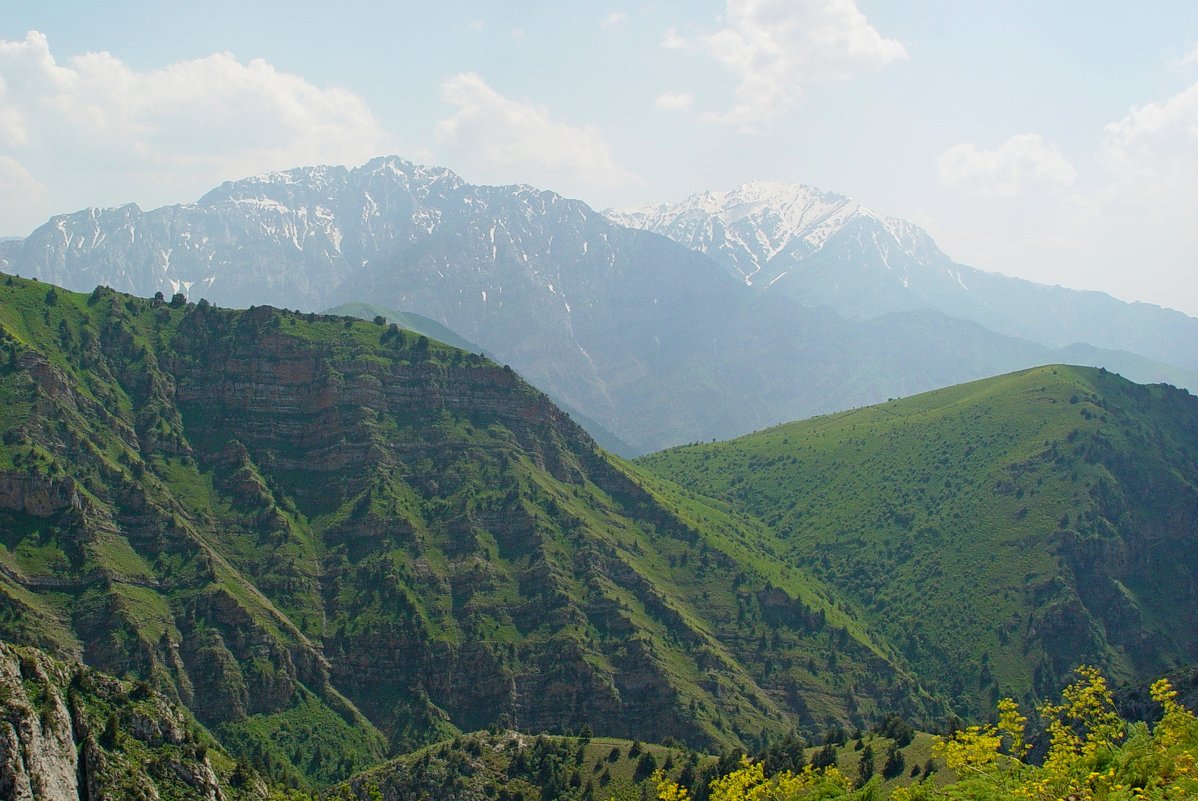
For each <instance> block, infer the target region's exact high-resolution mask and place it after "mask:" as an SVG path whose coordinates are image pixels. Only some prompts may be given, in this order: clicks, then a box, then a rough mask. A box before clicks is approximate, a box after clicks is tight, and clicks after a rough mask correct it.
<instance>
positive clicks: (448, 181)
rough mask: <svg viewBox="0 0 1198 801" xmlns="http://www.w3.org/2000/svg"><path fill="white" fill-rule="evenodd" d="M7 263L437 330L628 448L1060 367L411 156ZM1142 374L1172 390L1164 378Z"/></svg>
mask: <svg viewBox="0 0 1198 801" xmlns="http://www.w3.org/2000/svg"><path fill="white" fill-rule="evenodd" d="M837 203H840V204H841V205H837ZM821 204H822V205H821ZM847 208H849V207H848V206H844V204H843V202H842V201H839V200H838V201H835V202H833V201H821V202H820V203H817V204H815V210H814V211H813V212H812V213H810V214H807V215H806V216H804V215H803V214H801V213H798V212H796V214H797V219H800V220H801V221H804V224H805V225H806V228H803V230H808V229H810V230H811V231H812V232H820V231H825V229H826V230H827V232H829V234H828V236H829V238H828V240H827V241H828V242H831V241H840V240H841V239H843V237H844V236H845V232H846V231H847V230H848V229H847V228H846V227H845V226H846V225H848V223H845V225H841V226H840V227H836V226H831V227H829V226H830V225H831V223H830V222H829V221H830V220H834V219H841V218H842V217H844V218H845V219H856V218H858V217H859V218H860V219H861V220H866V217H865V216H862V215H864V212H861V213H859V214H858V213H857V212H854V214H855V215H856V217H854V216H853V215H849V217H845V215H846V214H847V211H845V209H847ZM854 208H855V207H854ZM828 209H832V211H828ZM837 209H839V211H837ZM817 212H819V213H817ZM824 212H827V213H824ZM837 215H839V217H838V216H837ZM868 219H869V220H872V219H874V218H873V217H869V218H868ZM819 220H823V221H824V222H822V223H819V222H818V221H819ZM817 223H818V224H817ZM879 224H881V223H879ZM888 224H889V225H891V228H894V230H895V231H896V232H897V233H896V236H901V237H907V239H910V240H911V242H915V243H916V245H918V246H916V245H912V248H913V250H912V252H913V253H917V254H922V253H924V251H925V250H927V249H929V248H932V249H933V250H934V248H933V246H931V245H930V242H925V241H924V239H921V238H919V236H918V231H917V229H913V228H912V227H910V226H902V225H898V224H890V223H888ZM796 225H797V223H796ZM821 225H822V226H823V228H821V227H820V226H821ZM883 228H885V226H883ZM885 230H889V229H885ZM745 236H748V233H746V234H745ZM810 236H815V233H812V234H810ZM925 239H926V237H925ZM779 241H781V240H779ZM787 241H790V240H787ZM821 241H822V240H821ZM904 241H906V239H904ZM792 244H793V243H792ZM777 245H778V243H777V242H771V243H770V244H769V247H768V248H766V249H765V250H762V251H761V254H765V253H771V252H773V250H774V249H775V247H776V246H777ZM829 247H830V246H829V245H828V244H826V243H825V244H824V245H823V247H822V249H821V250H820V251H819V252H820V253H826V254H830V253H831V252H832V251H831V250H829ZM779 252H781V251H779ZM837 252H840V251H837ZM872 252H873V251H867V252H866V255H865V256H863V257H862V259H863V261H862V263H861V264H854V265H853V268H854V270H862V269H865V267H864V266H862V265H864V264H866V263H867V262H868V255H869V253H872ZM0 257H2V258H3V259H5V261H6V263H7V264H8V267H7V268H6V269H9V270H11V271H13V272H17V273H20V274H22V275H33V276H36V277H38V278H40V279H42V280H48V281H53V282H56V283H60V284H63V285H66V286H68V287H70V288H74V289H78V290H84V291H86V290H90V289H91V288H92V287H94V286H97V285H108V286H112V287H115V288H118V289H121V290H127V291H132V292H135V293H139V294H142V295H151V294H153V293H154V292H162V293H163V294H164V295H166V296H168V297H169V296H171V295H172V294H174V293H175V292H177V291H181V292H185V293H187V294H188V295H189V296H190V297H191V298H192V299H196V298H200V297H204V298H207V299H208V300H209V301H212V302H215V303H218V304H221V305H231V306H249V305H256V304H263V303H267V304H272V305H277V306H286V307H292V308H301V309H305V310H309V309H311V310H321V309H326V308H329V307H330V306H334V305H337V304H340V303H348V302H363V301H365V302H369V303H370V304H373V305H375V306H379V307H382V308H388V309H393V310H397V313H413V314H416V315H421V316H423V317H424V318H428V319H430V320H431V321H433V322H434V323H435V324H436V325H439V326H442V327H443V329H442V330H444V329H448V330H450V331H452V332H454V335H456V336H460V337H462V339H463V340H465V341H467V342H471V343H477V346H478V347H480V348H483V349H485V350H486V352H487V353H488V354H490V355H492V356H493V357H494V358H495V359H497V360H499V361H501V362H506V363H508V364H510V365H512V366H513V367H514V368H515V369H517V370H518V371H519V372H520V373H521V374H522V375H523V376H524V377H526V378H527V379H528V380H530V381H531V382H532V383H534V384H535V385H537V386H539V387H542V388H544V389H545V390H546V391H547V392H549V393H550V394H551V395H552V396H553V397H554V398H555V399H557V400H558V401H559V402H561V403H562V404H563V405H564V406H566V407H567V408H569V409H570V410H575V411H576V412H577V413H578V414H579V417H580V420H584V421H586V422H587V423H588V424H589V425H590V426H591V428H592V430H593V431H594V432H595V434H596V435H597V436H602V437H604V441H605V442H606V443H607V444H610V445H612V446H613V447H617V448H621V450H622V451H623V452H625V453H629V452H643V451H646V450H652V449H656V448H660V447H664V446H667V445H672V444H677V443H679V442H688V441H694V440H705V439H710V438H713V437H720V438H723V437H728V436H734V435H737V434H741V433H744V432H746V431H751V430H753V429H756V428H761V427H764V426H767V425H771V424H774V423H778V422H782V421H785V420H792V419H795V418H799V417H806V416H809V415H811V414H817V413H822V412H828V411H834V410H838V409H843V408H846V407H848V406H852V405H860V404H864V403H871V402H876V401H879V400H885V399H886V398H888V397H893V396H899V395H909V394H912V393H914V392H919V391H923V390H927V389H931V388H934V387H937V386H945V385H947V384H952V383H957V382H960V381H967V380H970V379H975V378H981V377H984V376H986V375H992V374H994V373H997V372H1004V371H1009V370H1013V369H1017V368H1020V367H1026V366H1030V365H1033V364H1041V363H1046V362H1050V361H1059V360H1060V358H1061V357H1054V352H1053V350H1052V349H1051V348H1050V347H1048V346H1045V345H1043V344H1040V343H1033V342H1031V341H1028V340H1027V339H1023V338H1019V337H1018V336H1013V335H1009V334H999V333H995V332H993V331H992V330H988V329H987V328H986V327H985V326H984V325H979V324H977V323H974V322H969V321H967V320H962V319H960V317H961V316H960V315H957V316H956V317H955V318H954V316H953V315H951V314H946V313H943V312H937V311H935V310H927V309H923V308H914V307H916V306H919V304H912V306H913V308H905V307H904V308H898V309H893V310H883V309H875V311H879V314H871V315H866V316H864V319H862V317H863V316H862V315H858V316H857V317H854V316H852V315H851V314H848V313H846V312H843V311H837V310H835V309H832V308H830V307H828V306H823V307H819V306H810V305H806V304H805V303H803V302H801V300H802V298H801V297H800V299H799V300H796V298H795V296H792V295H791V294H789V293H785V292H769V293H762V292H756V291H754V287H756V286H757V285H758V282H756V281H755V282H754V284H753V286H749V285H747V284H746V282H745V280H744V279H743V278H742V277H740V276H739V274H736V275H734V274H733V272H734V271H730V270H729V269H728V268H727V267H725V266H721V265H720V264H717V263H716V261H714V260H713V259H712V258H710V257H708V256H706V255H704V254H701V253H698V252H695V251H693V250H690V249H689V248H686V247H682V246H681V245H679V244H677V243H675V242H673V241H671V240H670V239H667V238H665V237H662V236H658V235H656V234H653V233H648V232H644V231H639V230H634V229H630V228H627V227H623V226H619V225H616V224H614V223H612V222H611V221H610V220H608V219H606V218H605V217H603V216H602V215H600V214H598V213H597V212H595V211H593V210H592V209H590V208H589V207H588V206H587V205H585V204H584V203H581V202H579V201H576V200H569V199H566V198H563V197H561V196H559V195H557V194H554V193H553V192H546V191H541V190H538V189H534V188H532V187H528V186H519V185H518V186H508V187H483V186H473V185H470V184H467V183H465V182H463V181H462V180H461V179H460V178H459V177H458V176H457V175H455V174H454V173H452V172H450V171H449V170H446V169H442V168H432V167H421V166H417V165H413V164H410V163H408V162H405V161H403V160H401V159H397V158H379V159H375V160H373V161H371V162H369V163H368V164H366V165H363V166H362V167H358V168H356V169H353V170H347V169H344V168H340V167H310V168H303V169H296V170H291V171H288V172H284V173H275V174H271V175H264V176H259V177H256V178H249V179H246V180H243V181H236V182H230V183H226V184H223V185H222V186H220V187H218V188H217V189H214V190H213V191H212V192H209V193H208V194H207V195H205V196H204V197H203V198H201V200H200V201H199V202H198V203H195V204H192V205H183V206H169V207H164V208H160V209H156V210H153V211H147V212H143V211H141V210H140V209H138V208H137V207H136V206H125V207H122V208H118V209H106V210H100V209H88V210H85V211H81V212H77V213H75V214H69V215H62V216H59V217H55V218H53V219H52V220H50V222H48V223H47V224H46V225H44V226H42V227H41V228H39V229H38V230H37V231H35V232H34V233H33V234H32V235H31V236H30V237H29V238H28V239H26V240H24V241H23V242H20V243H8V245H7V246H6V247H4V248H0ZM746 258H747V257H746ZM754 258H759V259H760V255H758V256H755V257H754ZM780 258H781V257H780V256H778V255H775V256H774V260H775V261H778V259H780ZM845 258H848V257H847V256H846V257H845ZM898 258H899V257H898V256H897V255H893V256H892V257H891V262H892V264H897V259H898ZM912 259H914V257H912ZM803 263H804V264H809V263H811V259H810V258H808V259H807V260H806V261H804V262H803ZM912 263H914V262H912ZM778 264H781V261H778ZM748 269H749V268H748V267H745V270H746V271H748ZM913 269H914V268H913ZM779 274H781V273H779ZM914 274H915V273H914V272H913V273H912V275H914ZM771 280H772V279H771ZM787 280H790V277H788V278H786V279H784V280H782V281H779V282H778V283H777V284H775V286H776V287H780V286H782V285H783V284H784V283H786V281H787ZM970 280H972V279H970ZM915 283H918V282H915ZM955 283H956V282H955V281H954V282H953V284H954V285H955ZM1061 291H1062V292H1063V291H1064V290H1061ZM877 294H879V295H882V296H886V295H888V294H894V293H889V292H886V291H883V290H879V291H878V293H877ZM1110 302H1111V303H1115V301H1110ZM881 311H887V313H886V314H880V312H881ZM1182 319H1183V320H1188V318H1182ZM1166 361H1172V360H1166ZM1128 364H1129V365H1132V366H1134V360H1130V361H1128ZM1175 372H1176V371H1175ZM1135 377H1136V378H1138V379H1142V380H1159V379H1160V378H1163V377H1164V376H1160V375H1157V374H1155V373H1153V368H1152V366H1151V365H1147V366H1145V368H1144V370H1142V371H1140V372H1137V373H1136V375H1135ZM1194 386H1198V384H1194ZM603 432H611V436H610V437H609V436H606V435H605V434H604V433H603ZM620 443H627V444H628V445H627V447H626V448H625V447H624V446H622V445H620Z"/></svg>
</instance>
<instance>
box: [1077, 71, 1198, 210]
mask: <svg viewBox="0 0 1198 801" xmlns="http://www.w3.org/2000/svg"><path fill="white" fill-rule="evenodd" d="M1099 157H1100V159H1101V161H1102V163H1103V164H1104V165H1105V166H1106V167H1107V168H1108V169H1110V170H1111V171H1112V172H1113V173H1114V175H1115V176H1116V177H1117V178H1119V179H1120V180H1122V181H1135V182H1147V183H1153V184H1159V183H1166V184H1169V185H1174V184H1177V183H1179V182H1180V183H1181V184H1183V185H1184V186H1186V187H1188V188H1190V189H1195V188H1198V83H1195V84H1194V85H1192V86H1190V87H1189V88H1188V89H1186V90H1184V91H1182V92H1180V93H1179V94H1176V95H1174V96H1173V97H1171V98H1169V99H1168V100H1165V101H1162V102H1159V103H1149V104H1147V105H1144V106H1137V107H1134V108H1132V109H1131V110H1129V111H1128V113H1127V114H1126V115H1125V116H1124V117H1123V118H1122V119H1121V120H1118V121H1116V122H1113V123H1111V124H1110V125H1108V126H1106V128H1105V129H1104V130H1103V141H1102V148H1101V150H1100V152H1099Z"/></svg>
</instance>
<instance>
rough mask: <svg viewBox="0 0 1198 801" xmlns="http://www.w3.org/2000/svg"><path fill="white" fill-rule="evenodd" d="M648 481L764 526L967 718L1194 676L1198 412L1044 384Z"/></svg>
mask: <svg viewBox="0 0 1198 801" xmlns="http://www.w3.org/2000/svg"><path fill="white" fill-rule="evenodd" d="M639 464H640V465H641V467H642V468H644V469H647V470H651V471H655V472H658V473H660V474H662V475H666V476H669V477H670V478H672V479H673V480H675V481H677V482H679V483H680V484H682V485H683V486H686V487H688V488H689V489H691V490H694V491H697V492H700V493H704V494H707V495H709V496H711V497H713V498H717V499H720V500H721V501H722V502H724V503H727V504H728V505H729V507H730V508H734V509H737V510H741V511H744V512H747V513H750V514H752V515H754V516H756V517H757V518H758V519H760V520H761V521H763V522H764V523H765V524H766V525H767V526H768V528H769V530H770V531H771V532H772V537H771V538H770V540H771V542H772V543H773V547H774V548H775V549H776V550H777V552H778V553H780V554H783V555H784V556H785V560H786V561H787V562H788V563H789V564H791V565H794V566H798V567H804V568H807V569H809V570H811V571H813V572H815V573H816V574H817V575H819V576H820V577H821V578H822V579H823V580H824V581H825V582H827V584H829V585H831V586H832V587H834V588H835V589H836V590H837V591H838V592H840V593H841V594H842V595H843V596H845V597H847V598H848V599H849V600H850V601H851V602H852V607H853V610H854V611H855V612H857V613H859V615H860V619H862V620H864V621H866V622H867V623H868V624H869V625H871V626H872V627H873V628H874V629H875V630H877V631H879V632H881V633H882V634H883V636H884V637H885V638H886V639H887V640H889V642H891V643H892V644H893V646H894V647H896V648H898V649H899V650H900V651H901V652H902V654H903V655H904V656H905V657H906V659H907V660H908V661H909V662H910V664H911V665H912V666H913V667H914V669H915V671H916V673H917V675H918V676H919V677H920V679H921V680H922V681H924V682H925V683H926V684H927V685H928V686H929V687H932V688H934V689H935V690H938V691H940V692H942V693H944V694H947V695H948V696H950V697H951V698H952V699H953V701H954V702H955V705H956V707H957V709H959V710H961V711H962V712H966V711H970V712H973V713H976V714H984V710H986V709H987V708H989V707H990V706H992V703H993V701H994V700H995V699H997V698H998V697H999V696H1000V695H1014V696H1015V697H1021V698H1024V699H1026V700H1029V701H1030V700H1032V699H1033V698H1035V697H1050V696H1051V695H1053V694H1055V692H1056V691H1057V690H1058V689H1059V687H1060V686H1061V685H1062V684H1063V683H1064V681H1066V680H1067V679H1068V677H1069V672H1070V670H1071V669H1072V668H1073V667H1075V666H1076V665H1077V664H1079V663H1091V664H1097V665H1100V666H1101V667H1102V668H1103V669H1104V670H1105V671H1106V672H1108V674H1109V675H1112V676H1113V677H1115V678H1116V679H1120V680H1141V681H1142V680H1144V679H1147V678H1151V677H1153V676H1155V675H1158V674H1160V673H1163V672H1164V671H1166V670H1168V669H1170V668H1174V667H1177V666H1179V665H1184V664H1187V663H1192V662H1195V661H1198V633H1196V632H1195V631H1194V629H1193V627H1192V626H1189V625H1188V624H1187V623H1186V621H1190V620H1193V619H1195V618H1198V590H1196V586H1198V585H1196V584H1195V579H1196V578H1198V557H1196V556H1195V554H1196V553H1198V549H1195V548H1194V540H1193V537H1194V530H1195V528H1194V527H1195V521H1198V401H1196V400H1195V399H1194V397H1193V396H1191V395H1189V394H1188V393H1186V392H1184V391H1182V390H1177V389H1174V388H1172V387H1168V386H1162V385H1158V386H1140V385H1136V384H1132V383H1130V382H1128V381H1126V380H1124V379H1122V378H1120V377H1119V376H1117V375H1114V374H1112V373H1109V372H1106V371H1103V370H1095V369H1090V368H1078V367H1065V366H1049V367H1041V368H1036V369H1032V370H1026V371H1022V372H1019V373H1013V374H1010V375H1005V376H1000V377H997V378H993V379H988V380H984V381H978V382H974V383H970V384H964V385H961V386H957V387H951V388H948V389H944V390H938V391H935V392H930V393H926V394H923V395H918V396H914V397H911V398H905V399H901V400H892V401H890V402H888V403H885V404H880V405H877V406H871V407H867V408H862V409H857V410H854V411H850V412H844V413H841V414H836V415H829V416H826V417H820V418H815V419H812V420H806V421H802V422H797V423H790V424H787V425H782V426H777V427H775V428H771V429H768V430H765V431H761V432H758V433H755V434H752V435H749V436H746V437H742V438H740V439H736V440H732V441H729V442H724V443H714V444H701V445H693V446H686V447H681V448H675V449H672V450H669V451H664V452H661V453H658V454H653V455H651V456H648V457H645V458H644V459H642V460H641V461H640V462H639Z"/></svg>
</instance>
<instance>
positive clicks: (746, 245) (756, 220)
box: [605, 181, 939, 286]
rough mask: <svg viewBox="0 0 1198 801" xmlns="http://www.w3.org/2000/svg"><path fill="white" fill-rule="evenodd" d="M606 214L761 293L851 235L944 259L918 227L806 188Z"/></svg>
mask: <svg viewBox="0 0 1198 801" xmlns="http://www.w3.org/2000/svg"><path fill="white" fill-rule="evenodd" d="M605 214H606V215H607V217H608V218H609V219H611V220H612V221H613V222H616V223H619V224H620V225H625V226H628V227H630V228H641V229H643V230H646V231H652V232H653V233H657V234H661V235H663V236H667V237H669V238H670V239H673V240H674V241H676V242H679V243H680V244H683V245H686V246H687V247H689V248H691V249H693V250H698V251H701V252H703V253H706V254H708V255H710V256H713V257H714V258H716V260H717V261H720V262H722V263H723V264H725V265H726V266H728V267H730V268H731V269H732V270H733V271H734V272H735V273H736V274H738V275H740V276H741V277H742V278H743V279H744V280H745V282H746V283H749V284H751V285H756V286H765V285H769V284H772V283H773V282H775V281H777V280H778V279H779V278H781V277H783V275H785V273H786V272H787V271H788V270H789V269H791V268H793V267H794V266H796V265H797V264H798V263H799V262H801V261H803V260H804V259H807V258H809V257H811V256H813V255H815V254H817V253H819V252H820V251H821V250H823V249H824V247H825V246H826V245H827V243H828V242H829V241H830V240H831V239H832V238H833V237H835V236H836V235H837V234H840V233H841V232H843V231H846V230H847V229H857V228H861V227H866V228H869V229H871V230H872V231H874V232H876V234H878V235H880V237H878V238H880V239H881V240H885V241H880V242H879V246H880V247H881V248H882V249H884V250H885V251H887V252H891V251H894V252H902V253H904V254H906V255H908V256H910V257H913V258H923V257H927V256H934V255H936V254H938V253H939V252H938V251H936V249H935V245H934V244H932V241H931V238H930V237H929V236H928V235H927V233H926V232H924V231H923V230H922V229H920V228H918V227H917V226H914V225H912V224H911V223H908V222H904V221H902V220H896V219H892V218H889V217H885V216H883V215H881V214H878V213H877V212H875V211H872V210H871V209H868V208H866V207H865V206H862V205H861V204H860V203H858V202H857V201H855V200H852V199H851V198H848V197H845V196H844V195H838V194H835V193H832V192H824V191H822V190H820V189H817V188H815V187H812V186H806V185H804V184H782V183H774V182H769V181H754V182H751V183H747V184H742V185H741V186H739V187H737V188H735V189H732V190H730V191H728V192H712V191H708V192H700V193H698V194H696V195H692V196H691V197H689V198H687V199H686V200H683V201H682V202H681V203H677V204H672V205H671V204H663V205H656V206H654V205H646V206H640V207H636V208H631V209H622V210H617V209H611V210H608V211H607V212H605Z"/></svg>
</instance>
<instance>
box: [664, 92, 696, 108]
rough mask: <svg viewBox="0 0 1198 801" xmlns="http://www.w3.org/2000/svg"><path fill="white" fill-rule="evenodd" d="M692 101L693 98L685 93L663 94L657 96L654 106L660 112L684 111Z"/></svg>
mask: <svg viewBox="0 0 1198 801" xmlns="http://www.w3.org/2000/svg"><path fill="white" fill-rule="evenodd" d="M693 101H694V98H693V97H691V96H690V95H688V94H686V93H685V92H665V93H663V94H660V95H658V96H657V100H656V101H655V102H654V105H655V106H657V107H658V108H659V109H661V110H662V111H685V110H686V109H688V108H690V107H691V103H692V102H693Z"/></svg>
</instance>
